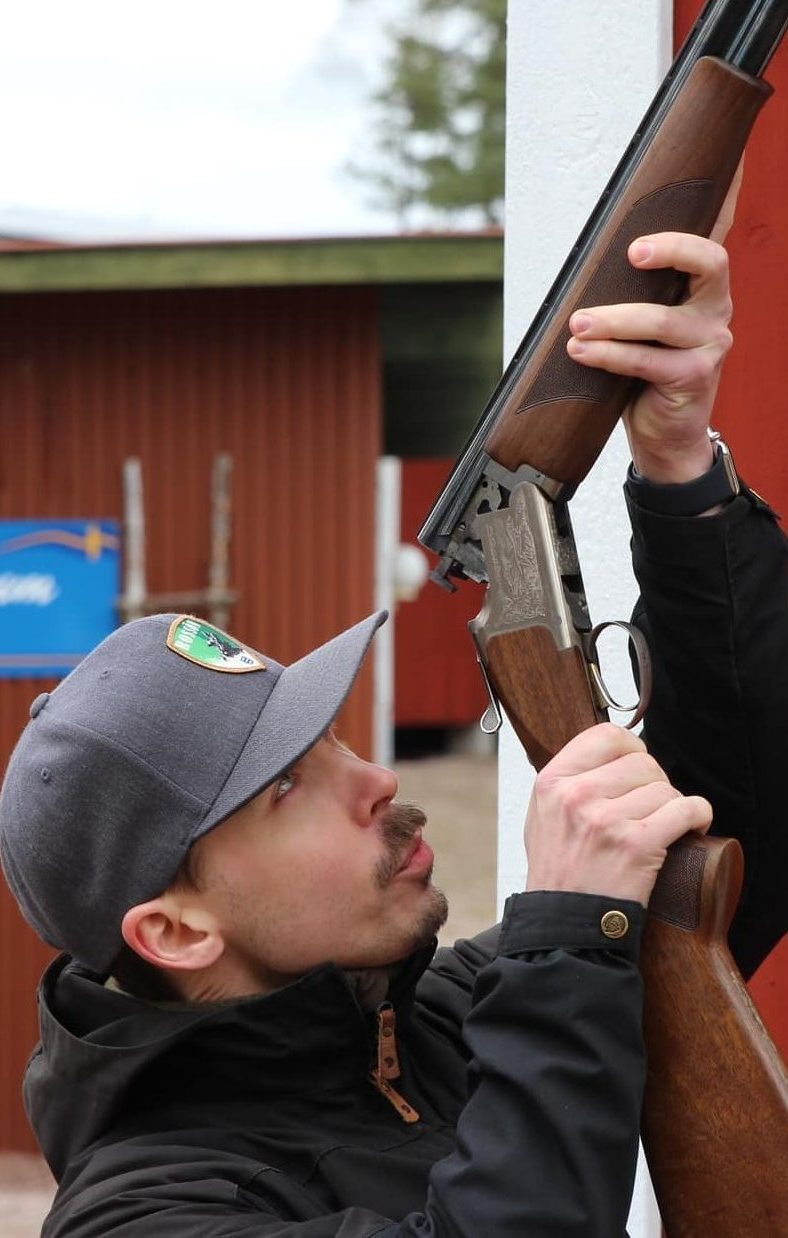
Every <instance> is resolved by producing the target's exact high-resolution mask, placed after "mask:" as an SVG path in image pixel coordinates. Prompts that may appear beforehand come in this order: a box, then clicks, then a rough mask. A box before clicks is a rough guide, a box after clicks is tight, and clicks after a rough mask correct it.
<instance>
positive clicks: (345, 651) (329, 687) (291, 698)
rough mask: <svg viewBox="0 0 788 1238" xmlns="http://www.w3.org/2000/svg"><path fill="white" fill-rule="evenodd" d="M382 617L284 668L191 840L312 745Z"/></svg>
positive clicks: (345, 689) (336, 706) (366, 621)
mask: <svg viewBox="0 0 788 1238" xmlns="http://www.w3.org/2000/svg"><path fill="white" fill-rule="evenodd" d="M387 618H388V612H387V611H385V610H381V611H378V612H377V613H376V614H374V615H370V616H369V617H368V618H367V619H363V620H362V621H361V623H357V624H356V625H355V626H354V627H352V628H348V629H347V631H346V632H342V633H340V635H339V636H335V637H334V638H333V640H330V641H328V642H327V643H326V644H325V645H321V646H320V647H319V648H318V649H315V650H313V651H312V653H309V654H307V655H306V657H303V658H301V659H300V660H299V661H298V662H294V663H293V664H292V665H291V666H286V667H284V669H283V670H282V673H281V674H280V676H279V679H278V680H277V683H276V686H275V688H274V689H273V691H272V693H271V695H270V697H269V698H268V701H267V702H266V705H265V708H264V709H263V710H262V712H261V714H260V716H259V718H258V719H257V722H256V723H255V725H254V727H253V728H252V730H251V731H250V733H249V738H248V739H247V741H246V743H245V745H244V747H243V750H242V752H241V755H240V757H239V758H238V760H237V761H236V763H235V765H234V767H233V769H232V772H231V773H230V776H229V777H228V779H227V781H226V782H225V784H224V786H223V787H222V789H221V791H220V792H219V794H218V796H217V797H216V799H215V801H214V803H213V805H212V807H211V809H210V810H209V812H208V814H207V815H206V816H205V817H204V818H203V820H202V822H201V823H200V827H199V829H198V830H196V831H195V834H194V839H193V840H192V841H195V840H196V839H197V838H200V837H202V835H203V834H207V833H208V831H209V830H212V829H213V828H214V827H215V826H217V825H219V824H220V822H222V821H224V820H225V818H226V817H228V816H229V815H230V813H232V812H235V810H236V809H237V808H240V807H242V805H243V804H246V803H247V802H248V801H249V800H250V799H252V798H253V797H254V796H255V795H259V793H260V792H261V791H263V790H264V789H265V788H266V787H267V786H269V784H270V783H271V782H273V780H274V779H275V778H276V777H278V775H279V774H281V773H283V771H284V770H286V769H288V768H289V767H290V766H291V765H294V764H295V762H296V761H298V760H300V759H301V757H302V756H303V755H304V753H305V752H308V750H309V749H310V748H311V747H312V745H313V744H315V743H317V741H318V739H320V736H321V735H323V734H324V733H325V732H326V731H327V730H328V728H329V727H330V726H331V723H332V722H333V721H334V719H335V718H336V716H337V714H338V713H339V711H340V709H341V708H342V706H343V705H344V703H345V700H346V699H347V696H348V694H349V692H350V689H351V688H352V687H353V684H354V682H355V679H356V676H357V675H358V672H359V670H360V669H361V665H362V663H363V661H364V658H365V657H366V654H367V651H368V649H369V646H370V643H371V641H372V637H373V636H374V635H375V632H376V631H377V629H378V628H379V627H380V625H381V624H382V623H384V622H385V620H386V619H387Z"/></svg>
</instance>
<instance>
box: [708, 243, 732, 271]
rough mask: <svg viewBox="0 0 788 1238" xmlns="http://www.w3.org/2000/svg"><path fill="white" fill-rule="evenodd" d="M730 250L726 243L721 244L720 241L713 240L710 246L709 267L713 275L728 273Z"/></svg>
mask: <svg viewBox="0 0 788 1238" xmlns="http://www.w3.org/2000/svg"><path fill="white" fill-rule="evenodd" d="M729 265H730V264H729V261H728V251H727V249H726V248H725V246H724V245H720V244H719V242H718V241H711V242H710V247H709V268H710V270H711V272H712V274H713V275H717V276H719V275H725V276H727V274H728V267H729Z"/></svg>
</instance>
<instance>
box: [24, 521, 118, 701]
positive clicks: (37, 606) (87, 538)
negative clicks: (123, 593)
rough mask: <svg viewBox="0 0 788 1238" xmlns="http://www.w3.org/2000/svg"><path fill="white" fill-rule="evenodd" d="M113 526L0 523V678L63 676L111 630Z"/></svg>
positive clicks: (115, 585) (115, 583) (114, 619)
mask: <svg viewBox="0 0 788 1238" xmlns="http://www.w3.org/2000/svg"><path fill="white" fill-rule="evenodd" d="M119 583H120V535H119V531H118V525H117V522H116V521H114V520H0V676H6V677H8V676H14V677H17V678H19V677H22V676H24V677H25V678H29V677H31V676H39V677H41V676H47V675H67V674H68V672H69V671H70V670H72V668H73V667H75V666H76V664H77V662H79V661H80V659H81V658H84V656H85V654H86V653H89V652H90V650H91V649H92V648H93V647H94V646H95V645H97V644H98V643H99V641H101V640H103V639H104V637H105V636H108V635H109V633H110V632H112V631H113V629H114V628H116V627H117V626H118V618H117V611H116V602H117V597H118V591H119Z"/></svg>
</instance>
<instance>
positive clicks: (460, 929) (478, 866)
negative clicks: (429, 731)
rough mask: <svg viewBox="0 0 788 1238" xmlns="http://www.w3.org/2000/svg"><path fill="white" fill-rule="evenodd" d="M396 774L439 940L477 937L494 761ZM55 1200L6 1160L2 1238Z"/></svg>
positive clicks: (460, 759) (39, 1173)
mask: <svg viewBox="0 0 788 1238" xmlns="http://www.w3.org/2000/svg"><path fill="white" fill-rule="evenodd" d="M396 769H397V773H398V775H399V779H400V797H401V798H402V799H406V800H410V801H412V802H414V803H417V804H419V805H421V807H422V808H424V810H425V812H426V813H427V816H428V827H427V831H426V837H427V840H428V841H429V843H430V845H431V846H432V847H434V849H435V851H436V855H437V859H436V865H435V880H436V882H437V884H438V885H440V887H441V888H442V889H443V890H444V891H445V892H446V894H447V895H448V898H449V904H450V908H451V910H450V914H449V919H448V922H447V924H446V926H445V928H444V930H443V932H442V934H441V940H442V941H444V942H450V941H453V940H454V938H456V937H466V936H470V935H472V934H473V933H476V932H479V931H480V930H481V929H483V928H485V927H486V926H487V925H488V924H491V923H492V921H493V918H494V915H495V845H496V844H495V797H496V789H495V788H496V763H495V758H494V757H493V756H481V755H476V754H474V755H468V756H448V757H428V758H425V759H423V760H418V761H415V760H414V761H400V762H398V763H397V766H396ZM52 1193H53V1184H52V1179H51V1176H50V1174H49V1171H48V1170H47V1168H46V1166H45V1165H44V1163H43V1161H41V1160H40V1158H38V1157H35V1156H22V1155H19V1154H16V1153H7V1154H4V1155H0V1238H39V1235H40V1232H41V1223H42V1221H43V1219H44V1217H45V1216H46V1213H47V1211H48V1208H49V1204H50V1200H51V1198H52Z"/></svg>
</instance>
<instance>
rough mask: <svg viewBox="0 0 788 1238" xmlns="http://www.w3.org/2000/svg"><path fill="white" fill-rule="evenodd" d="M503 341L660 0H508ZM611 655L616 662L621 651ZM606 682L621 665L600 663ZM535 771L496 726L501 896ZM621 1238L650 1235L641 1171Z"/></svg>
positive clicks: (623, 595)
mask: <svg viewBox="0 0 788 1238" xmlns="http://www.w3.org/2000/svg"><path fill="white" fill-rule="evenodd" d="M508 21H509V33H508V47H507V131H506V139H507V162H506V247H505V268H504V331H505V341H504V351H505V354H506V356H507V357H509V356H511V354H512V352H513V351H514V349H515V348H516V346H517V344H518V343H519V341H520V339H521V337H522V335H523V334H524V332H525V330H526V328H527V326H528V323H529V322H530V321H531V319H532V317H533V316H534V314H535V312H536V310H537V309H538V307H539V305H540V303H541V301H542V299H543V298H544V296H545V294H546V292H547V290H548V288H549V286H550V284H551V282H552V280H553V278H554V276H555V275H556V274H557V272H558V268H559V267H560V265H561V263H562V261H563V260H564V258H565V257H566V255H567V253H568V252H569V249H570V248H571V246H572V243H573V242H574V240H575V237H576V236H577V234H578V232H579V231H580V228H581V227H582V225H583V223H584V222H585V219H586V218H587V216H588V213H589V212H590V210H591V208H592V206H593V205H594V202H595V201H596V199H597V197H598V195H599V193H600V191H601V189H602V188H603V187H604V184H605V182H606V181H607V179H608V176H609V174H610V173H611V172H612V170H613V168H614V167H615V164H616V163H617V161H618V159H619V157H620V155H621V154H622V152H623V150H624V147H625V146H626V144H627V142H628V141H629V138H630V137H631V135H632V133H633V132H634V130H635V127H636V125H637V122H638V120H639V119H640V117H641V116H642V114H643V112H644V111H645V109H646V106H647V105H648V103H649V101H650V99H651V97H652V95H653V94H654V91H655V90H656V88H657V86H658V84H659V81H660V80H661V78H662V76H663V75H664V72H665V70H666V68H667V65H668V63H669V60H670V53H671V41H672V40H671V35H672V21H673V6H672V2H671V0H637V3H633V2H632V0H561V3H560V4H556V3H550V2H549V0H509V15H508ZM626 460H627V456H626V450H625V446H624V443H623V441H622V436H621V435H620V434H617V435H616V436H614V440H613V442H612V443H611V444H609V445H608V447H607V448H606V450H605V452H604V455H603V457H602V459H601V460H600V461H599V462H598V463H597V465H596V466H595V467H594V469H593V471H592V474H591V476H590V477H589V478H588V480H587V481H586V482H584V484H583V486H582V488H581V490H580V493H579V494H578V496H577V497H576V498H575V499H574V500H573V501H572V514H573V520H574V527H575V534H576V537H577V542H578V546H579V550H580V560H581V563H582V564H583V574H584V578H585V585H586V592H587V593H588V597H589V604H590V607H591V615H592V618H593V619H594V620H595V621H597V622H598V621H600V620H602V619H613V618H628V616H629V612H630V610H631V606H632V603H633V602H634V599H635V595H636V591H635V587H634V582H633V580H632V575H631V568H630V560H629V546H628V541H629V537H628V526H627V521H626V515H625V510H624V504H623V499H622V497H621V486H622V482H623V478H624V471H625V467H626ZM623 661H624V658H623V654H622V657H621V662H622V663H623ZM605 672H606V677H607V678H609V679H610V681H611V683H614V684H616V685H617V684H618V681H619V679H620V677H622V676H623V674H624V668H623V666H618V667H616V666H614V667H612V668H611V667H610V666H609V665H606V667H605ZM532 784H533V771H532V770H531V767H530V766H529V765H528V763H527V762H526V760H525V759H524V757H523V754H522V751H521V749H520V745H519V743H518V741H517V739H516V737H515V736H514V733H513V732H512V730H511V728H510V727H509V726H508V725H506V726H505V727H504V730H503V731H502V733H501V744H500V762H499V798H498V804H499V818H498V823H499V848H498V859H499V874H498V893H499V902H500V903H502V902H503V899H504V898H505V897H506V895H507V894H508V893H509V892H510V891H511V890H513V889H517V888H522V881H523V860H522V829H523V818H524V812H525V805H526V804H527V801H528V796H529V795H530V791H531V786H532ZM628 1228H629V1233H630V1235H631V1238H658V1235H659V1233H660V1228H659V1218H658V1215H657V1212H656V1207H655V1204H654V1202H653V1193H652V1192H651V1189H650V1184H649V1183H648V1182H647V1179H646V1178H645V1177H644V1176H643V1175H642V1174H639V1177H638V1183H637V1185H636V1190H635V1198H634V1201H633V1208H632V1214H631V1216H630V1221H629V1227H628Z"/></svg>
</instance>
